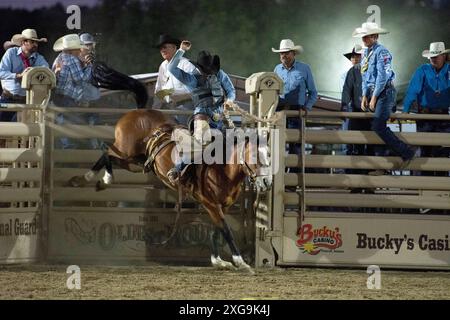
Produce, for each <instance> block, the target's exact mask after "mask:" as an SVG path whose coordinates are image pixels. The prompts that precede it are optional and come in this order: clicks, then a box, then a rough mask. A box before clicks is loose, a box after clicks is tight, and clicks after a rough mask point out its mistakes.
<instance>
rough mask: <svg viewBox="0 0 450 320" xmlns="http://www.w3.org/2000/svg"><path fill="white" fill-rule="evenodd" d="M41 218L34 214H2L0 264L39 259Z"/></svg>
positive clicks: (0, 216) (0, 218)
mask: <svg viewBox="0 0 450 320" xmlns="http://www.w3.org/2000/svg"><path fill="white" fill-rule="evenodd" d="M39 217H40V216H39V215H37V214H36V213H33V212H26V213H25V212H22V213H1V214H0V264H1V263H18V262H31V261H35V260H37V259H38V258H39V247H38V239H39V235H40V231H41V222H40V218H39Z"/></svg>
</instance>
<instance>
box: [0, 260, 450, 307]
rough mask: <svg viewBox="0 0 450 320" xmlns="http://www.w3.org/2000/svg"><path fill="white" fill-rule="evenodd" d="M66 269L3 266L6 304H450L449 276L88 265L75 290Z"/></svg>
mask: <svg viewBox="0 0 450 320" xmlns="http://www.w3.org/2000/svg"><path fill="white" fill-rule="evenodd" d="M66 268H67V266H62V265H10V266H0V299H167V300H169V299H170V300H172V299H199V300H203V299H295V300H296V299H389V300H391V299H450V273H449V272H417V271H382V275H381V289H380V290H369V289H367V286H366V281H367V277H368V276H369V275H368V274H367V273H366V270H349V269H312V268H283V269H271V270H269V269H263V270H257V271H256V274H255V275H248V274H244V273H240V272H232V271H217V270H213V269H212V268H209V267H174V266H139V267H136V266H128V267H107V266H104V267H103V266H83V265H80V268H81V289H80V290H69V289H68V288H67V286H66V281H67V279H68V277H69V276H70V275H69V274H67V273H66Z"/></svg>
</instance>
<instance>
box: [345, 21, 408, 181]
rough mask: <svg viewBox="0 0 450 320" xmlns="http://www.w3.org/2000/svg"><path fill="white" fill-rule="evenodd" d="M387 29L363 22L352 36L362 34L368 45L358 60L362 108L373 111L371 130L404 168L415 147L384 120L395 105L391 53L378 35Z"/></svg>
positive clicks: (379, 153)
mask: <svg viewBox="0 0 450 320" xmlns="http://www.w3.org/2000/svg"><path fill="white" fill-rule="evenodd" d="M386 33H388V31H386V30H385V29H382V28H379V27H378V25H377V24H376V23H374V22H366V23H363V24H362V26H361V27H360V28H356V29H355V31H354V32H353V37H355V38H362V41H363V42H364V45H365V46H366V48H367V49H365V51H364V54H363V58H362V62H361V74H362V100H361V109H362V110H363V111H368V110H370V111H372V112H374V113H375V117H374V118H373V121H372V130H373V131H375V132H376V134H377V135H378V136H379V137H380V138H381V139H382V140H383V141H384V142H385V143H386V145H387V146H388V147H389V148H390V149H392V150H393V151H394V152H395V153H397V154H398V155H400V156H401V158H402V160H403V163H402V164H401V165H400V167H399V168H398V170H403V169H405V168H406V167H407V166H408V165H409V163H410V161H411V160H412V159H413V158H414V157H415V154H416V150H415V149H414V148H411V147H410V146H408V145H407V144H406V143H404V142H403V141H401V140H400V139H399V138H397V137H396V136H395V134H394V133H393V132H392V131H391V129H390V128H389V127H388V126H387V121H388V120H389V117H390V115H391V113H392V111H393V108H394V107H395V103H396V102H395V97H396V90H395V88H394V79H395V73H394V70H393V69H392V55H391V53H390V52H389V51H388V50H387V49H386V48H385V47H384V46H382V45H381V44H379V43H378V37H379V35H380V34H386ZM376 149H377V150H375V154H376V155H384V148H383V151H381V148H376ZM384 173H385V171H384V170H376V171H373V172H369V174H371V175H383V174H384Z"/></svg>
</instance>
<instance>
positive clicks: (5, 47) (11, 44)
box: [3, 41, 18, 51]
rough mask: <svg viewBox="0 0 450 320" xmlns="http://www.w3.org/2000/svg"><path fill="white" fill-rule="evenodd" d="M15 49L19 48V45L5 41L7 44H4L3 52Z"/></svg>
mask: <svg viewBox="0 0 450 320" xmlns="http://www.w3.org/2000/svg"><path fill="white" fill-rule="evenodd" d="M13 47H18V45H17V44H15V43H14V42H12V41H5V42H3V50H5V51H6V50H8V49H9V48H13Z"/></svg>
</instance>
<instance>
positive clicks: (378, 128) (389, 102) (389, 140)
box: [368, 85, 414, 160]
mask: <svg viewBox="0 0 450 320" xmlns="http://www.w3.org/2000/svg"><path fill="white" fill-rule="evenodd" d="M396 94H397V92H396V90H395V88H394V87H393V86H392V85H388V86H387V87H386V88H385V89H384V90H383V92H382V93H381V94H380V96H379V97H378V99H377V104H376V109H375V117H374V118H373V121H372V130H373V131H375V132H376V134H377V135H378V136H379V137H380V138H381V139H382V140H383V141H384V143H385V144H386V146H387V147H388V148H390V149H391V150H392V151H394V152H395V153H396V154H398V155H399V156H400V157H402V159H403V160H409V159H411V158H412V157H413V156H414V150H412V149H411V148H410V147H409V146H408V145H407V144H406V143H404V142H403V141H401V140H400V139H399V138H397V136H395V134H394V133H393V132H392V131H391V129H390V128H389V127H388V126H387V121H388V120H389V117H390V116H391V112H392V110H393V108H394V107H395V97H396ZM370 98H371V97H368V99H369V100H370ZM375 155H377V156H378V155H384V152H383V151H381V150H380V148H376V149H375Z"/></svg>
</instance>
